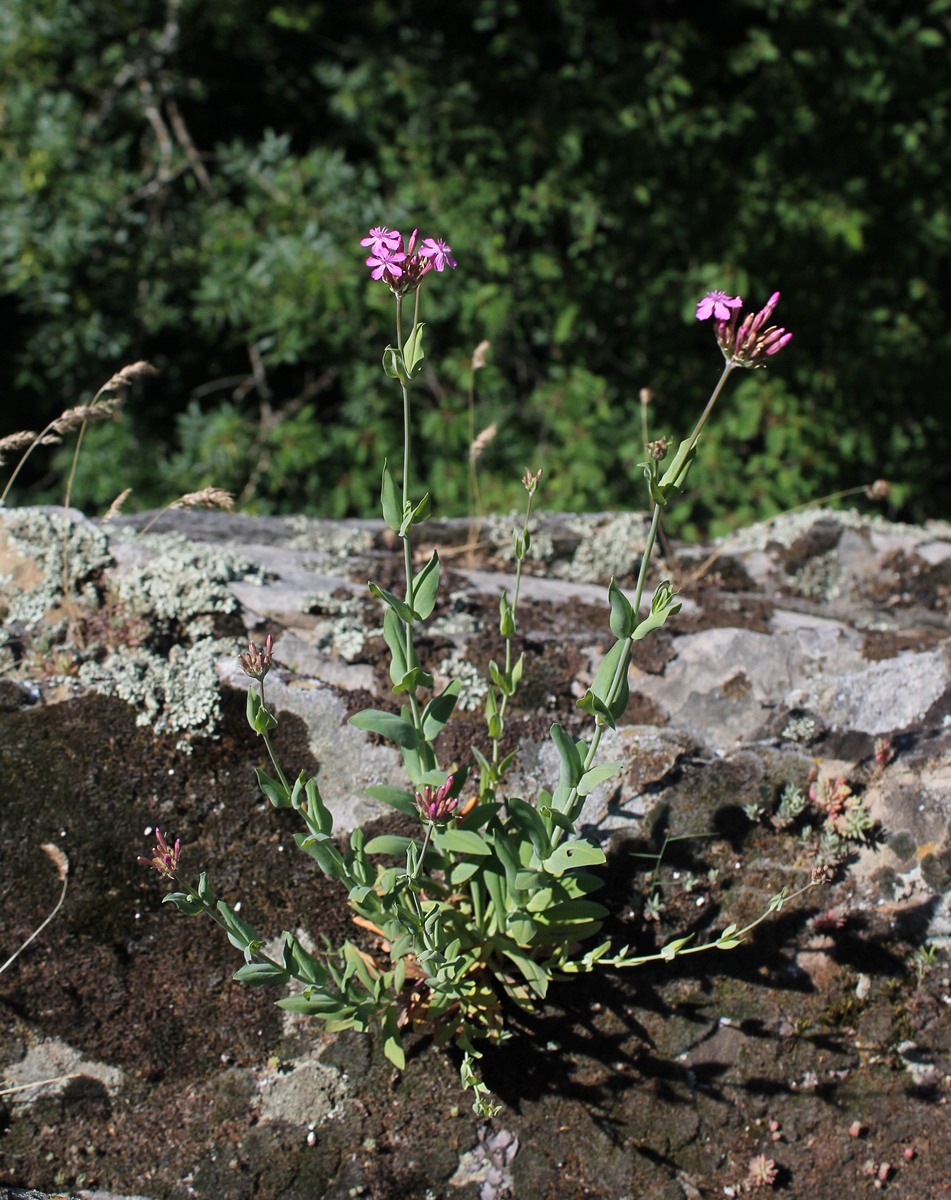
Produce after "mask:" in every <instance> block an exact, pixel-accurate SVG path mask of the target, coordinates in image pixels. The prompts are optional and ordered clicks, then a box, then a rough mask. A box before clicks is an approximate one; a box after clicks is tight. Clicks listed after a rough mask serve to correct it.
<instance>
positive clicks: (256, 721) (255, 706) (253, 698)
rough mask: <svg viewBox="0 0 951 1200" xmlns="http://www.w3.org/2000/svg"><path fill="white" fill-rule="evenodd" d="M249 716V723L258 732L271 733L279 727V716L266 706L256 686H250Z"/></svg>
mask: <svg viewBox="0 0 951 1200" xmlns="http://www.w3.org/2000/svg"><path fill="white" fill-rule="evenodd" d="M247 716H248V724H249V725H250V726H251V728H252V729H253V730H254V732H255V733H257V734H265V733H270V732H271V730H272V729H276V728H277V717H275V716H274V714H273V713H272V712H271V711H270V710H269V709H268V708H267V707H266V706H265V704H264V702H263V701H262V700H261V696H260V693H259V692H258V691H257V689H256V688H254V687H249V688H248V703H247Z"/></svg>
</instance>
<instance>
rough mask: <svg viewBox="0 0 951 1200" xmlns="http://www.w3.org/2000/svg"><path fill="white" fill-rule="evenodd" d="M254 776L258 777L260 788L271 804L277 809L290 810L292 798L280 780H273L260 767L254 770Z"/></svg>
mask: <svg viewBox="0 0 951 1200" xmlns="http://www.w3.org/2000/svg"><path fill="white" fill-rule="evenodd" d="M254 774H255V776H256V777H257V781H258V787H259V788H260V789H261V791H262V792H263V793H264V795H265V796H266V797H267V799H268V800H270V802H271V804H273V805H274V807H275V808H290V807H291V796H290V792H288V790H287V788H286V787H285V786H284V784H283V783H281V782H280V780H278V779H272V778H271V776H270V775H268V773H267V772H266V771H262V770H261V768H260V767H255V768H254Z"/></svg>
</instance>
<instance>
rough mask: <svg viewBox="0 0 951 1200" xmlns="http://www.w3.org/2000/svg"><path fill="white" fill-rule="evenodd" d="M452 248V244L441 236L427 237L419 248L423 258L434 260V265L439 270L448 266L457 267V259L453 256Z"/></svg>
mask: <svg viewBox="0 0 951 1200" xmlns="http://www.w3.org/2000/svg"><path fill="white" fill-rule="evenodd" d="M451 250H452V246H447V245H446V243H445V242H444V241H443V240H442V239H441V238H426V239H425V240H424V241H423V244H422V245H421V246H420V248H419V252H420V254H421V255H422V256H423V258H431V259H432V260H433V266H434V267H435V268H436V270H437V271H444V270H445V269H446V267H452V268H453V269H455V266H456V260H455V259H454V258H453V257H452V254H451V253H450V251H451Z"/></svg>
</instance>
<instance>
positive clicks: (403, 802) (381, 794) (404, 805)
mask: <svg viewBox="0 0 951 1200" xmlns="http://www.w3.org/2000/svg"><path fill="white" fill-rule="evenodd" d="M367 795H368V796H372V797H373V799H374V800H382V802H383V803H384V804H388V805H389V806H390V807H391V808H395V809H397V810H398V811H399V812H401V813H405V814H406V815H407V816H408V817H417V816H419V809H418V808H417V807H416V799H415V797H414V796H413V793H412V792H404V791H403V790H402V789H401V788H395V787H390V786H389V785H388V784H385V783H377V784H374V785H373V786H372V787H368V788H367Z"/></svg>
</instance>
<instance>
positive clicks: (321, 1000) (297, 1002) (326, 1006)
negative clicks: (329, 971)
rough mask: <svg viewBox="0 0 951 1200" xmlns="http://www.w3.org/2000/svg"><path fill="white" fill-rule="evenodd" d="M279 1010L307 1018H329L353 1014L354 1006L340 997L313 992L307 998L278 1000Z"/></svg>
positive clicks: (294, 997) (288, 997)
mask: <svg viewBox="0 0 951 1200" xmlns="http://www.w3.org/2000/svg"><path fill="white" fill-rule="evenodd" d="M276 1003H277V1007H278V1008H283V1009H286V1011H287V1012H295V1013H303V1014H304V1015H305V1016H309V1017H314V1016H320V1017H327V1016H330V1015H335V1016H336V1015H337V1014H342V1013H347V1012H351V1013H352V1012H353V1011H354V1007H353V1005H352V1004H347V1003H345V1002H344V1001H343V1000H341V999H340V998H339V997H338V996H328V995H326V994H325V993H323V992H312V993H311V995H309V996H307V995H304V996H284V997H283V999H281V1000H278V1001H277V1002H276Z"/></svg>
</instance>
